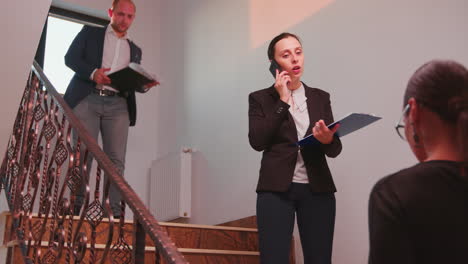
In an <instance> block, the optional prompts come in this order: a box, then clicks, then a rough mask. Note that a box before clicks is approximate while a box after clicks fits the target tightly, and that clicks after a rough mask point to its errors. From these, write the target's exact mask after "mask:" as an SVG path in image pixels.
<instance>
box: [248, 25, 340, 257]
mask: <svg viewBox="0 0 468 264" xmlns="http://www.w3.org/2000/svg"><path fill="white" fill-rule="evenodd" d="M268 59H269V60H270V61H271V62H272V68H273V69H274V68H275V67H277V69H276V70H275V71H273V73H274V77H275V83H274V85H272V86H271V87H269V88H266V89H262V90H259V91H256V92H253V93H251V94H250V95H249V142H250V145H251V146H252V148H254V149H255V150H257V151H263V156H262V161H261V167H260V176H259V180H258V185H257V224H258V233H259V247H260V259H261V263H262V264H275V263H279V264H286V263H288V261H289V257H290V256H289V252H290V248H291V239H292V232H293V227H294V219H295V217H296V216H297V223H298V227H299V234H300V239H301V244H302V249H303V252H304V263H306V264H317V263H331V255H332V244H333V231H334V225H335V196H334V192H335V191H336V188H335V185H334V183H333V179H332V175H331V173H330V170H329V168H328V165H327V161H326V158H325V155H326V156H328V157H336V156H338V154H340V152H341V148H342V147H341V141H340V140H339V138H338V137H337V136H335V135H334V134H335V132H336V130H337V129H338V127H339V126H338V125H337V126H335V127H334V128H333V129H329V128H328V127H327V125H328V124H330V123H332V122H333V114H332V110H331V104H330V95H329V94H328V93H327V92H325V91H322V90H320V89H317V88H310V87H308V86H307V85H306V84H304V83H302V82H301V77H302V74H303V70H304V54H303V47H302V44H301V42H300V40H299V38H298V37H297V36H296V35H294V34H291V33H282V34H280V35H278V36H276V37H275V38H273V40H271V42H270V45H269V47H268ZM275 65H276V66H275ZM310 134H313V135H314V137H315V138H316V139H317V140H318V142H317V144H312V145H308V146H305V147H303V148H299V147H298V146H297V145H296V142H297V141H298V140H301V139H302V138H304V137H306V136H308V135H310Z"/></svg>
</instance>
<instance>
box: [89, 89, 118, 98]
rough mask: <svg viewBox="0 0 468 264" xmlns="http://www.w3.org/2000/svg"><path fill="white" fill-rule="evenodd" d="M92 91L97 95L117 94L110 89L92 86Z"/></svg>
mask: <svg viewBox="0 0 468 264" xmlns="http://www.w3.org/2000/svg"><path fill="white" fill-rule="evenodd" d="M93 93H95V94H97V95H99V96H116V95H119V93H118V92H114V91H111V90H105V89H98V88H94V90H93Z"/></svg>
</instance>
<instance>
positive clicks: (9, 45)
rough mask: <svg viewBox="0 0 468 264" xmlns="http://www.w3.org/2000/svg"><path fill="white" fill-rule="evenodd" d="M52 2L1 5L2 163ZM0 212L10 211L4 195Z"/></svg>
mask: <svg viewBox="0 0 468 264" xmlns="http://www.w3.org/2000/svg"><path fill="white" fill-rule="evenodd" d="M49 6H50V0H16V1H5V2H4V3H2V8H3V11H4V12H3V14H2V15H1V16H0V25H2V27H3V30H4V31H3V38H2V41H0V62H1V63H0V80H1V83H2V87H1V91H2V96H1V98H2V99H1V104H0V105H1V107H0V109H1V117H2V119H1V120H2V126H0V158H1V160H2V161H3V157H4V153H5V150H6V147H7V144H8V140H9V138H10V135H11V133H12V131H13V123H14V119H15V117H16V113H17V111H18V107H19V103H20V100H21V96H22V95H23V91H24V87H25V85H26V81H27V78H28V74H29V71H30V69H31V64H32V61H33V58H34V55H35V53H36V49H37V45H38V43H39V38H40V36H41V33H42V27H43V24H44V22H45V19H46V16H47V11H48V10H49ZM0 197H1V198H0V212H1V211H4V210H7V206H6V203H5V202H4V197H5V194H4V193H3V192H2V193H1V195H0Z"/></svg>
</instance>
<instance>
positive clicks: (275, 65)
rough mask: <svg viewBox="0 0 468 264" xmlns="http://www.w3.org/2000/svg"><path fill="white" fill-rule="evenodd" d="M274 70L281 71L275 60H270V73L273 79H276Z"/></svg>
mask: <svg viewBox="0 0 468 264" xmlns="http://www.w3.org/2000/svg"><path fill="white" fill-rule="evenodd" d="M276 70H278V72H281V67H280V66H279V64H278V63H277V62H276V61H275V60H271V64H270V72H271V74H273V78H275V79H276Z"/></svg>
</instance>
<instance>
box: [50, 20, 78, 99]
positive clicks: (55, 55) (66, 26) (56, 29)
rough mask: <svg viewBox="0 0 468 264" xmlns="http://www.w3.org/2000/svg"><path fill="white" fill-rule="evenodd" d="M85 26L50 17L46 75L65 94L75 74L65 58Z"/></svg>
mask: <svg viewBox="0 0 468 264" xmlns="http://www.w3.org/2000/svg"><path fill="white" fill-rule="evenodd" d="M82 27H83V24H80V23H75V22H71V21H67V20H64V19H61V18H55V17H51V16H49V17H48V19H47V37H46V45H45V56H44V73H45V74H46V76H47V78H48V79H49V81H50V82H51V83H52V85H53V86H54V87H55V89H56V90H57V91H58V92H59V93H61V94H63V93H65V90H66V89H67V86H68V83H69V82H70V80H71V78H72V77H73V74H74V72H73V71H72V70H71V69H70V68H68V67H67V66H66V65H65V61H64V56H65V54H66V53H67V51H68V48H69V47H70V44H71V42H72V41H73V39H74V38H75V36H76V34H78V32H80V30H81V28H82Z"/></svg>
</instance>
